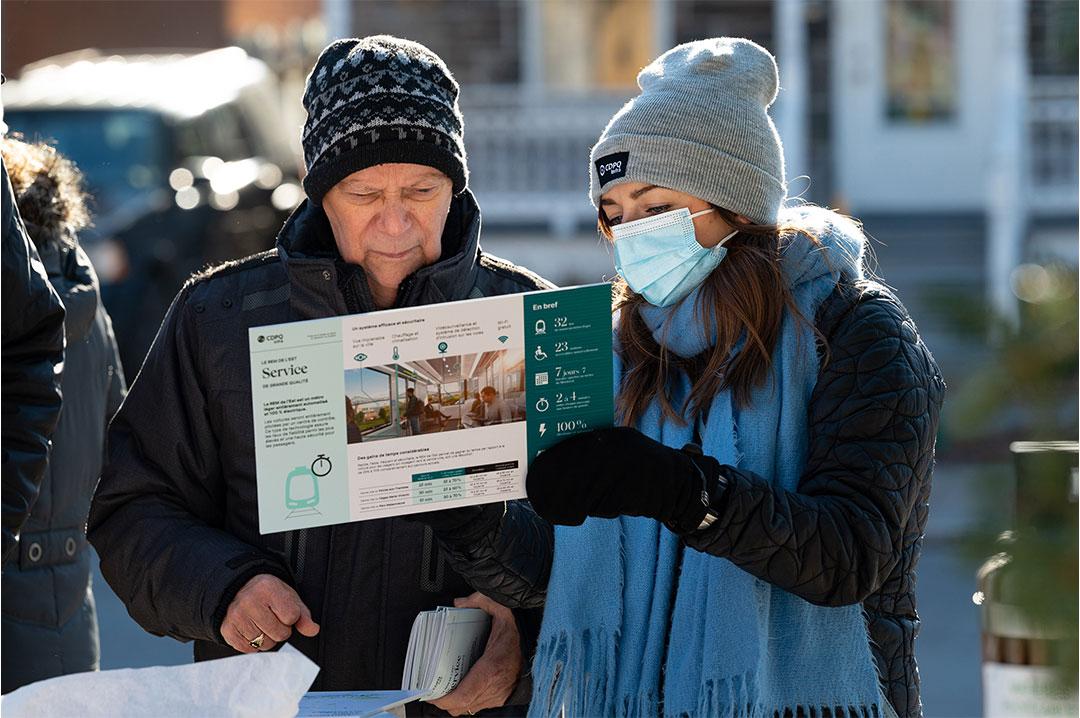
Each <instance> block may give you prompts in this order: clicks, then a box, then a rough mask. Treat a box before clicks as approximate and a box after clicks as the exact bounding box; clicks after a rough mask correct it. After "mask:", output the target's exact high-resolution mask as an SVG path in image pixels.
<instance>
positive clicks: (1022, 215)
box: [958, 0, 1030, 322]
mask: <svg viewBox="0 0 1080 718" xmlns="http://www.w3.org/2000/svg"><path fill="white" fill-rule="evenodd" d="M989 7H996V8H997V11H998V13H999V14H1000V16H999V19H998V22H997V30H998V41H997V44H996V47H997V52H996V53H995V54H996V55H997V58H998V60H999V63H1000V64H999V66H998V68H997V73H996V78H995V84H996V85H997V98H998V101H997V106H996V108H995V110H996V112H995V117H996V128H995V133H994V142H993V146H992V149H991V160H990V172H989V186H988V194H987V203H988V207H987V222H988V225H989V227H988V229H989V232H988V238H987V247H986V263H987V268H986V269H987V280H988V281H987V299H988V300H989V302H990V305H991V306H992V307H993V308H994V310H995V311H996V312H998V313H999V314H1000V315H1001V316H1002V317H1004V318H1005V319H1007V320H1009V321H1012V322H1015V321H1016V320H1017V318H1018V312H1017V309H1018V307H1017V303H1016V297H1015V296H1014V295H1013V293H1012V288H1011V286H1010V281H1009V280H1010V276H1011V274H1012V271H1013V269H1015V268H1016V265H1018V264H1019V263H1020V257H1021V253H1022V248H1023V243H1024V236H1025V234H1026V232H1027V196H1026V194H1025V193H1026V191H1027V188H1028V186H1029V184H1030V183H1029V181H1028V180H1029V177H1030V173H1029V171H1028V166H1027V144H1028V140H1027V104H1028V82H1027V74H1028V68H1027V19H1028V18H1027V2H1026V1H1025V0H1001V1H1000V2H998V3H996V4H995V5H990V6H989ZM959 9H960V8H958V10H959Z"/></svg>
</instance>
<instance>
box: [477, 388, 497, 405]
mask: <svg viewBox="0 0 1080 718" xmlns="http://www.w3.org/2000/svg"><path fill="white" fill-rule="evenodd" d="M480 398H481V399H483V400H484V403H485V404H490V403H491V402H493V401H495V392H492V391H485V392H483V393H482V394H480Z"/></svg>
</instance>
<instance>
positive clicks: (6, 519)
mask: <svg viewBox="0 0 1080 718" xmlns="http://www.w3.org/2000/svg"><path fill="white" fill-rule="evenodd" d="M0 124H2V123H0ZM5 129H6V128H5ZM0 167H2V168H3V175H4V177H3V183H4V185H3V193H4V197H3V202H2V205H3V223H4V234H3V242H4V248H3V257H2V267H3V281H2V282H0V285H2V290H0V291H2V292H3V303H2V304H3V310H2V311H3V320H2V321H3V328H2V341H0V347H2V349H0V352H2V355H3V368H2V369H0V376H2V377H3V379H2V381H3V399H2V404H0V406H2V409H0V414H2V415H3V428H2V430H0V431H2V435H3V474H2V476H3V497H2V500H3V506H4V509H3V522H2V523H3V556H2V559H3V564H4V565H7V563H8V562H9V561H11V560H13V559H16V558H17V556H18V553H19V532H20V531H21V530H22V527H23V523H24V522H25V521H26V517H27V516H29V515H30V509H31V507H32V506H33V505H34V501H35V499H37V495H38V488H39V486H40V484H41V480H42V478H43V477H44V476H45V465H46V463H47V462H48V459H49V447H50V440H51V438H52V434H53V430H54V429H55V427H56V422H57V419H58V418H59V417H60V377H61V373H62V372H63V367H64V305H63V303H62V302H61V301H60V297H59V295H58V294H57V293H56V290H55V289H53V287H52V285H51V284H49V280H48V278H47V277H46V275H45V267H44V266H43V265H42V264H41V258H40V257H39V256H38V252H37V250H36V249H35V248H34V245H33V244H32V243H31V242H30V238H29V237H28V236H27V234H26V228H25V227H24V226H23V223H22V220H21V219H20V218H19V212H18V210H17V209H16V207H15V194H14V193H13V192H12V190H11V182H10V180H9V179H8V173H7V167H6V166H5V165H3V163H2V161H0Z"/></svg>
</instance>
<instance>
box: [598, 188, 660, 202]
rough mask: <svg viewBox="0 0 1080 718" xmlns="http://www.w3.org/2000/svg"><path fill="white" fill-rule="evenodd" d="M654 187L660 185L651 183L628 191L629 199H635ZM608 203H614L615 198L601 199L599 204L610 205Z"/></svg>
mask: <svg viewBox="0 0 1080 718" xmlns="http://www.w3.org/2000/svg"><path fill="white" fill-rule="evenodd" d="M654 189H660V185H655V184H651V185H648V186H646V187H642V188H641V189H636V190H634V191H633V192H631V193H630V199H637V198H638V197H640V196H641V195H643V194H645V193H646V192H651V191H652V190H654ZM610 204H615V200H613V199H601V200H600V206H601V207H603V206H605V205H610Z"/></svg>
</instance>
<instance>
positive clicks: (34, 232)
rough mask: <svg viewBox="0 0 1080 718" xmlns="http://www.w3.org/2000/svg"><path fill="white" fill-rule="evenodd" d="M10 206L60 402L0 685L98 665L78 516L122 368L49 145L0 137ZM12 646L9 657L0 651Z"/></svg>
mask: <svg viewBox="0 0 1080 718" xmlns="http://www.w3.org/2000/svg"><path fill="white" fill-rule="evenodd" d="M0 150H2V152H3V156H4V161H5V163H6V164H7V166H8V167H9V168H10V169H11V180H12V184H13V188H14V191H15V197H16V202H17V206H18V209H19V213H20V215H21V216H22V218H23V221H24V222H25V224H26V229H27V231H28V233H29V235H30V237H31V239H32V240H33V242H34V245H35V246H36V248H37V250H38V251H39V253H40V255H41V260H42V262H43V263H44V266H45V269H46V271H47V273H48V277H49V282H50V283H51V284H52V286H53V287H54V288H55V289H56V291H57V292H59V294H60V296H61V298H62V299H63V302H64V306H65V308H66V316H65V318H64V329H65V334H66V335H67V349H66V351H65V357H64V375H63V394H64V403H63V409H62V411H61V413H60V421H59V423H58V424H57V427H56V432H55V433H54V434H53V449H52V454H51V455H50V457H49V463H48V467H47V469H46V472H45V479H44V481H42V483H41V491H40V494H39V495H38V498H37V502H36V503H35V504H34V506H33V509H32V510H31V512H30V517H29V518H28V519H27V521H26V523H25V524H24V525H23V531H22V535H21V537H20V547H21V550H20V551H19V552H18V555H17V557H15V558H13V559H12V560H11V561H10V562H8V563H5V564H4V568H3V578H2V585H3V602H2V604H0V605H2V607H3V631H2V634H0V635H2V636H3V638H2V643H3V654H4V655H5V656H7V657H8V660H6V661H5V663H4V668H3V672H2V675H3V681H2V683H3V689H2V690H3V692H4V693H9V692H10V691H13V690H15V689H16V688H19V687H21V686H24V685H26V684H27V683H32V682H34V681H40V680H44V679H46V678H52V677H54V676H60V675H64V674H67V673H78V672H81V671H92V670H97V668H98V656H99V650H98V645H99V644H98V629H97V616H96V613H95V610H94V596H93V592H92V591H91V587H90V565H91V556H90V550H89V548H90V547H89V545H88V544H87V543H86V515H87V512H88V511H89V509H90V497H91V496H92V495H93V493H94V485H95V484H96V483H97V478H98V474H99V473H100V471H101V464H102V458H103V455H104V450H105V428H106V426H107V425H108V421H109V419H110V418H111V417H112V415H113V414H114V413H116V410H117V409H118V408H119V407H120V401H121V400H122V399H123V393H124V388H125V387H124V374H123V371H122V370H121V368H120V358H119V354H118V350H117V346H116V338H115V337H114V336H113V331H112V322H111V321H110V320H109V315H108V313H106V311H105V307H104V306H103V305H102V303H101V297H100V292H99V290H98V280H97V275H96V274H95V273H94V270H93V268H92V267H91V265H90V260H89V258H88V257H87V256H86V253H85V252H84V251H83V250H82V248H81V247H80V246H79V244H78V241H77V239H76V235H77V233H78V232H79V230H81V229H83V228H84V227H86V226H87V225H88V224H89V221H90V217H89V213H88V211H87V209H86V203H85V195H84V193H83V189H82V176H81V173H80V172H79V171H78V169H76V167H75V166H74V165H73V164H72V163H71V162H70V161H69V160H68V159H66V158H65V157H63V156H62V155H60V154H59V153H58V152H57V151H56V150H55V149H54V148H52V147H49V146H48V145H45V144H27V143H25V142H22V141H20V140H17V139H13V138H10V137H9V138H5V139H4V140H3V141H2V144H0ZM15 656H17V657H18V659H17V660H11V658H12V657H15Z"/></svg>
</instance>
